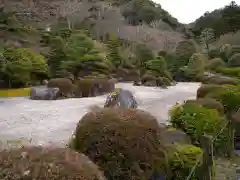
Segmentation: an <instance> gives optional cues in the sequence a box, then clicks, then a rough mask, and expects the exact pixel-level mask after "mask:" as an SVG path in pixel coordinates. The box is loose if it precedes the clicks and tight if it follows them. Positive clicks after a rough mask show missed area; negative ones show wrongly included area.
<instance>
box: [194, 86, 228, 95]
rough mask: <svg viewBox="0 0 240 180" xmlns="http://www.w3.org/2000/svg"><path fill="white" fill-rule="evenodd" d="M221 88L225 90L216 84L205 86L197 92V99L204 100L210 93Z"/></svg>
mask: <svg viewBox="0 0 240 180" xmlns="http://www.w3.org/2000/svg"><path fill="white" fill-rule="evenodd" d="M219 88H224V86H221V85H215V84H203V85H201V87H199V88H198V90H197V98H204V97H205V96H206V95H207V94H208V93H210V92H212V91H214V90H216V89H219Z"/></svg>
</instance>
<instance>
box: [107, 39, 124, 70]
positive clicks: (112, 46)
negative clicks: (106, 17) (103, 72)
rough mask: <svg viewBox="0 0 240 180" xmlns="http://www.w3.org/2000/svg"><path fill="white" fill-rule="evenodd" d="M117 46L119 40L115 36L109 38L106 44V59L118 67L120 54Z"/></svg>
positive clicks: (120, 61)
mask: <svg viewBox="0 0 240 180" xmlns="http://www.w3.org/2000/svg"><path fill="white" fill-rule="evenodd" d="M119 46H120V42H119V39H118V38H117V37H112V38H110V40H109V41H108V44H107V48H108V54H107V59H108V60H109V61H110V62H112V63H113V65H114V66H115V67H119V66H120V65H121V63H122V60H121V56H120V54H119Z"/></svg>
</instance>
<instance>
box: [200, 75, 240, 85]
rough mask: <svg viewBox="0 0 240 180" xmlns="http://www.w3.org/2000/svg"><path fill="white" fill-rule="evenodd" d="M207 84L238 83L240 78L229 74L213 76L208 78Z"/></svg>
mask: <svg viewBox="0 0 240 180" xmlns="http://www.w3.org/2000/svg"><path fill="white" fill-rule="evenodd" d="M204 83H205V84H218V85H226V84H230V85H238V84H239V83H240V80H239V79H237V78H231V77H227V76H218V75H216V76H211V77H209V78H207V80H206V81H205V82H204Z"/></svg>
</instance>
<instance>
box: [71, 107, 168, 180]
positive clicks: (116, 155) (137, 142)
mask: <svg viewBox="0 0 240 180" xmlns="http://www.w3.org/2000/svg"><path fill="white" fill-rule="evenodd" d="M160 129H161V128H160V127H159V124H158V122H157V120H156V119H155V118H154V117H153V116H151V115H150V114H148V113H146V112H144V111H142V110H138V109H119V108H103V109H99V108H98V110H97V111H92V112H89V113H87V114H86V115H85V116H84V117H83V118H82V119H81V120H80V121H79V123H78V125H77V128H76V131H75V134H74V137H73V138H72V141H71V143H70V147H71V148H72V149H74V150H76V151H79V152H82V153H84V154H86V155H87V156H88V157H89V158H90V159H91V160H92V161H93V162H95V163H96V164H97V165H98V166H99V167H100V168H101V170H103V171H104V174H105V177H106V178H107V179H115V180H123V179H135V180H148V179H149V178H150V177H151V175H152V174H153V173H154V172H156V173H159V172H161V174H163V175H166V174H165V173H166V167H167V165H166V162H167V156H166V153H164V152H165V151H164V148H163V147H162V146H161V144H160V142H159V139H158V136H159V131H160Z"/></svg>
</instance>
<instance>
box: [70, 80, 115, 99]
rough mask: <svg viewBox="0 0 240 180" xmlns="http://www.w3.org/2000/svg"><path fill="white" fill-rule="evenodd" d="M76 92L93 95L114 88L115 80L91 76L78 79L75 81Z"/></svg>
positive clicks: (87, 95) (78, 94)
mask: <svg viewBox="0 0 240 180" xmlns="http://www.w3.org/2000/svg"><path fill="white" fill-rule="evenodd" d="M76 86H77V88H76V92H75V93H76V94H77V96H82V97H94V96H97V95H101V94H104V93H108V92H111V91H113V90H114V88H115V82H114V80H112V79H103V78H93V79H87V78H86V79H80V80H78V81H77V83H76Z"/></svg>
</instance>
